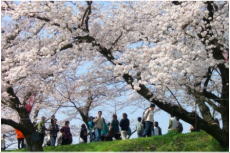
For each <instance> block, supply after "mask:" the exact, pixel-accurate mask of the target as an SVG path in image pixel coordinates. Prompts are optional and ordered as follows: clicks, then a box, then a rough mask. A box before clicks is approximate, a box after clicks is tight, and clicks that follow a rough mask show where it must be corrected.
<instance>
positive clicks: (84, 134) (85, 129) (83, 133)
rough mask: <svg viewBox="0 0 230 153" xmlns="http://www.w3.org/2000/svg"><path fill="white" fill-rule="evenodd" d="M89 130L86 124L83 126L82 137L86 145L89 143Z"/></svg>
mask: <svg viewBox="0 0 230 153" xmlns="http://www.w3.org/2000/svg"><path fill="white" fill-rule="evenodd" d="M87 135H88V132H87V128H86V126H85V124H82V125H81V132H80V137H81V138H82V140H83V141H84V143H87Z"/></svg>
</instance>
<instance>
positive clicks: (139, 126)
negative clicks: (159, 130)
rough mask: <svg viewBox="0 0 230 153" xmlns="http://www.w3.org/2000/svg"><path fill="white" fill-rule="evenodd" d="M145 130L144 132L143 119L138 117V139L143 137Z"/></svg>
mask: <svg viewBox="0 0 230 153" xmlns="http://www.w3.org/2000/svg"><path fill="white" fill-rule="evenodd" d="M143 130H144V126H143V124H142V123H141V117H138V118H137V125H136V131H137V136H138V138H140V137H143Z"/></svg>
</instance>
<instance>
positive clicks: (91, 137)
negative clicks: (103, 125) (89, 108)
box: [87, 116, 95, 142]
mask: <svg viewBox="0 0 230 153" xmlns="http://www.w3.org/2000/svg"><path fill="white" fill-rule="evenodd" d="M87 125H88V129H89V141H90V142H93V141H94V140H95V133H94V122H93V117H92V116H90V117H89V121H88V123H87Z"/></svg>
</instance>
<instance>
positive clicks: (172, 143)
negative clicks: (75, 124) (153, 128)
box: [44, 132, 227, 152]
mask: <svg viewBox="0 0 230 153" xmlns="http://www.w3.org/2000/svg"><path fill="white" fill-rule="evenodd" d="M44 150H45V151H89V152H90V151H98V152H99V151H226V150H227V149H224V148H222V147H221V146H220V145H219V144H218V142H217V141H216V140H215V139H213V138H212V137H211V136H209V135H208V134H206V133H205V132H194V133H188V134H175V133H170V134H167V135H164V136H153V137H148V138H138V139H130V140H122V141H109V142H93V143H89V144H78V145H66V146H57V147H46V148H44Z"/></svg>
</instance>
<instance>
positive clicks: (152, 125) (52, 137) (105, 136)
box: [16, 104, 183, 149]
mask: <svg viewBox="0 0 230 153" xmlns="http://www.w3.org/2000/svg"><path fill="white" fill-rule="evenodd" d="M154 109H155V105H154V104H151V105H150V106H149V107H148V108H147V109H145V111H144V112H143V115H142V117H138V118H137V124H136V126H135V130H134V131H133V132H132V131H131V128H130V120H129V119H128V115H127V114H126V113H123V114H122V119H121V120H120V121H118V118H117V115H116V114H113V115H112V120H111V122H109V123H106V121H105V119H104V117H103V116H102V111H98V114H97V116H96V117H92V116H90V117H89V120H88V122H87V123H86V124H82V125H81V130H80V133H79V134H80V142H81V143H87V141H88V139H89V142H94V141H112V140H121V139H122V140H125V139H128V138H129V137H130V136H131V135H132V134H133V133H134V132H137V136H138V137H149V136H153V135H154V136H157V135H162V131H161V128H160V127H159V124H158V122H157V121H154V116H153V112H154ZM46 122H47V120H46V118H45V117H42V118H41V121H40V122H38V123H36V124H35V127H36V129H37V132H38V133H39V135H40V138H41V141H42V143H43V146H55V145H67V144H71V143H72V141H73V138H72V133H71V130H70V127H69V124H70V122H69V121H65V124H64V126H63V127H61V128H59V126H58V124H57V119H56V118H55V116H54V115H52V116H51V119H50V126H49V127H46V125H45V123H46ZM168 130H169V131H173V130H175V131H177V132H180V133H182V131H183V126H182V124H181V123H180V121H179V118H177V117H174V116H171V118H170V120H169V127H168ZM16 137H17V140H18V149H20V148H24V147H25V144H24V138H25V137H24V135H23V133H22V132H21V131H19V130H18V129H16Z"/></svg>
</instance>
